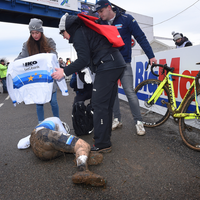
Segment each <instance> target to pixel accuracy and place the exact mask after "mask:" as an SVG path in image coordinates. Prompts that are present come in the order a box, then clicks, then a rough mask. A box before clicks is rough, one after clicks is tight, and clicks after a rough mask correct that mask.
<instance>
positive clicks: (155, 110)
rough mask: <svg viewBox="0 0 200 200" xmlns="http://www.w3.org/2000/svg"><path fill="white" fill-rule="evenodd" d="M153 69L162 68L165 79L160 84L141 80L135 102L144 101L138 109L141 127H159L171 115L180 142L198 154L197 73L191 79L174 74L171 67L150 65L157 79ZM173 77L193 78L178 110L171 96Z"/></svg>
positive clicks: (199, 95) (198, 100) (199, 100)
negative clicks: (175, 124)
mask: <svg viewBox="0 0 200 200" xmlns="http://www.w3.org/2000/svg"><path fill="white" fill-rule="evenodd" d="M156 66H158V67H162V68H163V74H164V73H165V72H166V75H165V78H164V79H163V80H162V81H160V80H157V79H148V80H144V81H143V82H141V83H139V84H138V85H137V87H136V88H135V92H136V94H137V96H138V99H143V100H144V101H142V102H143V103H142V104H143V105H142V107H141V114H142V117H143V123H144V126H146V127H157V126H160V125H161V124H163V123H164V122H166V121H167V119H168V118H169V117H170V116H172V117H173V118H174V120H175V121H176V122H178V123H179V132H180V135H181V138H182V140H183V142H184V143H185V144H186V145H187V146H188V147H190V148H191V149H193V150H198V151H200V111H199V110H200V108H199V106H200V87H199V82H198V81H199V78H200V71H199V72H198V74H197V76H196V77H194V76H188V75H182V74H177V73H173V71H174V68H170V67H168V66H167V65H166V64H165V65H161V64H153V65H152V66H151V72H152V73H153V74H154V75H155V76H159V75H158V74H156V73H155V72H154V70H153V68H154V67H156ZM147 69H148V66H147V68H146V70H147ZM173 76H178V77H184V78H188V79H192V83H191V85H190V88H189V89H188V91H187V92H186V94H185V96H184V98H183V100H182V102H181V103H180V105H179V106H178V107H177V101H176V99H175V93H174V86H173V78H172V77H173ZM161 107H162V109H161Z"/></svg>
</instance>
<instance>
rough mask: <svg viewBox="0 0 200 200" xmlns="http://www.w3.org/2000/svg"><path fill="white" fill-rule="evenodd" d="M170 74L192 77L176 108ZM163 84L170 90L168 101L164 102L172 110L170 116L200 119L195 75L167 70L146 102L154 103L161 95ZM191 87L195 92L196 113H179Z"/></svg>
mask: <svg viewBox="0 0 200 200" xmlns="http://www.w3.org/2000/svg"><path fill="white" fill-rule="evenodd" d="M172 76H178V77H183V78H188V79H193V82H192V84H191V85H190V88H189V89H188V91H187V93H186V94H185V96H184V98H183V101H182V102H181V103H180V105H179V107H178V108H177V104H176V98H175V93H174V85H173V80H172ZM164 85H166V86H167V87H168V89H169V91H170V103H166V104H168V108H169V109H170V110H171V111H172V113H173V114H172V116H173V117H174V118H181V117H183V118H185V119H194V118H199V119H200V116H199V114H200V113H199V107H198V102H197V90H196V83H195V77H193V76H187V75H183V74H176V73H172V72H168V74H167V75H166V77H165V78H164V79H163V81H162V82H161V83H160V85H159V86H158V88H157V89H156V91H155V92H154V94H153V95H152V96H151V98H150V99H149V101H148V102H147V103H148V104H150V105H151V104H152V102H153V103H156V101H157V100H158V98H159V97H160V96H161V94H162V93H163V91H164V89H163V87H164ZM193 88H194V93H195V106H196V113H181V110H182V107H183V105H184V104H185V102H186V100H187V98H188V97H189V95H190V93H191V91H192V89H193Z"/></svg>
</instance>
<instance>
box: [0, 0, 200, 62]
mask: <svg viewBox="0 0 200 200" xmlns="http://www.w3.org/2000/svg"><path fill="white" fill-rule="evenodd" d="M88 2H91V3H95V2H96V1H94V0H88ZM111 2H112V3H114V4H116V5H118V6H120V7H122V8H124V9H126V10H127V11H131V12H134V13H138V14H142V15H146V16H149V17H153V23H154V27H153V30H154V36H159V37H167V38H172V34H171V33H172V31H175V32H180V33H183V35H185V36H186V37H188V38H189V40H190V41H191V42H192V43H193V44H194V45H200V1H199V0H198V1H197V0H190V1H183V0H167V1H160V0H140V1H136V0H131V1H130V0H113V1H111ZM156 24H157V25H156ZM0 29H1V34H0V35H1V37H0V44H1V48H0V58H6V59H7V60H8V61H10V62H11V61H13V60H14V58H16V57H17V55H18V54H19V53H20V51H21V49H22V44H23V42H25V41H26V40H27V39H28V37H29V31H28V25H20V24H13V23H3V22H0ZM58 33H59V30H58V29H57V28H48V27H44V34H45V35H46V36H47V37H52V38H53V39H54V40H55V42H56V44H57V51H58V54H59V57H62V58H63V59H64V60H66V58H67V57H71V58H72V60H73V59H75V58H76V53H75V52H74V51H73V47H72V46H71V45H69V44H68V41H67V40H64V39H63V38H62V37H61V36H60V35H59V34H58Z"/></svg>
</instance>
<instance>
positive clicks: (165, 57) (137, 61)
mask: <svg viewBox="0 0 200 200" xmlns="http://www.w3.org/2000/svg"><path fill="white" fill-rule="evenodd" d="M199 52H200V45H196V46H191V47H184V48H180V49H172V50H168V51H162V52H158V53H155V57H156V59H157V62H158V63H159V64H167V65H168V66H169V67H174V68H175V70H174V73H179V74H184V75H190V76H196V74H197V73H198V72H199V70H200V65H196V63H197V62H200V56H199ZM147 63H148V58H147V56H146V55H141V56H136V57H133V60H132V69H133V76H134V83H133V86H134V88H135V87H136V86H137V85H138V84H139V83H140V82H142V81H143V80H147V79H152V78H154V79H160V80H163V76H162V75H161V71H160V72H159V68H158V67H157V73H158V74H159V77H156V76H154V75H153V74H152V73H151V72H150V67H149V69H148V70H147V71H145V68H146V66H147ZM173 78H174V79H175V80H174V81H173V84H174V93H175V96H176V100H177V106H178V105H179V104H180V102H181V101H182V99H183V97H184V95H185V94H186V92H187V90H188V88H189V87H190V80H191V79H186V78H181V77H173ZM118 91H119V97H120V98H121V99H123V100H125V101H127V98H126V96H125V94H124V91H123V88H122V86H121V85H120V83H119V90H118ZM141 96H142V95H141ZM162 97H163V98H164V99H166V96H165V94H164V93H163V96H162ZM139 98H140V97H139ZM139 100H140V103H141V101H142V100H143V99H142V97H141V98H140V99H139Z"/></svg>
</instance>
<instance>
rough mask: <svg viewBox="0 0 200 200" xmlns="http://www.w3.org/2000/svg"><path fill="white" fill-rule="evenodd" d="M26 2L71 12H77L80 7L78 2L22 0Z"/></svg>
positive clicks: (72, 0) (65, 0)
mask: <svg viewBox="0 0 200 200" xmlns="http://www.w3.org/2000/svg"><path fill="white" fill-rule="evenodd" d="M22 1H26V2H31V3H36V4H43V5H47V6H52V7H57V8H62V9H68V10H73V11H78V7H79V6H80V5H79V3H78V0H22Z"/></svg>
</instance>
